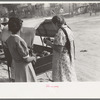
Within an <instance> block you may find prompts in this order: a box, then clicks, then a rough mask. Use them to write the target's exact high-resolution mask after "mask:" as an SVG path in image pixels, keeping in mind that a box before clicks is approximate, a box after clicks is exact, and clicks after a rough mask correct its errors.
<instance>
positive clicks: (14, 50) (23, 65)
mask: <svg viewBox="0 0 100 100" xmlns="http://www.w3.org/2000/svg"><path fill="white" fill-rule="evenodd" d="M21 27H22V20H21V19H19V18H16V17H12V18H10V19H9V22H8V29H9V31H10V32H11V36H10V37H9V38H8V39H7V40H6V43H7V46H8V49H9V51H10V53H11V56H12V59H13V65H14V67H15V82H36V81H37V79H36V74H35V71H34V68H33V66H32V64H31V62H32V61H34V62H36V57H34V56H31V57H30V56H29V50H28V47H27V44H26V42H25V41H24V40H23V39H22V38H21V37H20V29H21Z"/></svg>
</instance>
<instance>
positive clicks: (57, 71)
mask: <svg viewBox="0 0 100 100" xmlns="http://www.w3.org/2000/svg"><path fill="white" fill-rule="evenodd" d="M52 22H53V24H54V25H55V28H56V29H57V31H58V32H57V33H56V35H55V37H54V42H53V43H52V42H50V41H49V40H48V39H44V42H45V43H46V44H47V45H49V46H51V47H52V48H53V61H52V79H53V81H54V82H65V81H67V82H68V81H69V82H71V81H77V78H76V73H75V69H74V45H73V43H74V42H73V41H74V39H73V33H72V31H71V30H70V28H68V26H67V25H66V23H65V20H64V19H63V18H62V17H60V16H54V17H53V18H52Z"/></svg>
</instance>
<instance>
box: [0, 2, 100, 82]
mask: <svg viewBox="0 0 100 100" xmlns="http://www.w3.org/2000/svg"><path fill="white" fill-rule="evenodd" d="M99 40H100V3H95V2H92V3H91V2H89V3H87V2H84V3H83V2H82V3H81V2H80V3H77V2H74V3H73V2H72V3H68V2H66V3H63V2H62V3H59V2H58V3H52V2H48V3H45V2H41V3H40V2H38V3H35V2H32V3H24V2H23V3H0V82H5V83H8V82H10V83H12V82H95V81H100V53H99V52H100V45H99Z"/></svg>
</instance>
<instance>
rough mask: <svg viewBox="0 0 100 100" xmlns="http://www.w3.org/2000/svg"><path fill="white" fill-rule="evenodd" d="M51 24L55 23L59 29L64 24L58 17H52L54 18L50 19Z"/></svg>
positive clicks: (61, 18)
mask: <svg viewBox="0 0 100 100" xmlns="http://www.w3.org/2000/svg"><path fill="white" fill-rule="evenodd" d="M52 22H53V23H54V24H56V23H57V25H58V27H61V26H62V25H63V24H66V22H65V20H64V18H63V17H61V16H58V15H57V16H54V17H53V18H52Z"/></svg>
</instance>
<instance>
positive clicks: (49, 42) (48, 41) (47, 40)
mask: <svg viewBox="0 0 100 100" xmlns="http://www.w3.org/2000/svg"><path fill="white" fill-rule="evenodd" d="M43 41H44V43H45V44H47V45H49V46H52V42H51V41H50V38H44V40H43Z"/></svg>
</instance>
